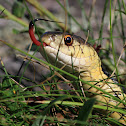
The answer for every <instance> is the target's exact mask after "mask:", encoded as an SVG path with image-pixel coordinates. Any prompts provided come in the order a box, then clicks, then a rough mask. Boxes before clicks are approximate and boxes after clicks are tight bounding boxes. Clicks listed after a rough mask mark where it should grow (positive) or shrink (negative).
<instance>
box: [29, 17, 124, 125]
mask: <svg viewBox="0 0 126 126" xmlns="http://www.w3.org/2000/svg"><path fill="white" fill-rule="evenodd" d="M38 20H41V19H35V20H34V22H35V21H38ZM33 26H34V23H33V21H31V22H30V24H29V34H30V37H31V39H32V41H33V42H34V43H35V44H36V45H37V46H40V45H41V42H39V41H38V40H37V39H36V38H35V36H34V32H33ZM41 40H42V42H43V47H44V50H45V52H46V54H47V55H48V57H49V59H51V60H50V61H51V63H54V62H55V60H56V59H57V61H58V64H59V66H58V67H61V66H63V65H66V68H65V70H66V71H68V72H70V71H71V70H72V69H73V68H74V70H75V71H76V72H78V74H79V75H80V78H81V79H83V80H84V81H88V82H90V84H92V85H95V86H96V87H98V88H100V89H102V90H105V91H106V92H108V93H109V94H111V95H112V96H114V97H117V98H118V99H120V100H122V101H123V102H125V97H126V95H125V94H124V93H122V90H121V88H120V87H119V86H118V85H116V84H115V83H114V82H113V80H112V79H110V78H108V76H107V75H106V74H104V72H103V71H102V67H101V60H100V58H99V56H98V54H97V52H96V51H95V49H94V48H93V47H92V46H91V45H90V44H89V43H87V42H85V40H84V39H82V38H81V37H79V36H76V35H71V34H68V33H61V32H46V33H44V34H43V35H42V37H41ZM40 52H41V53H42V55H43V53H44V52H43V48H42V47H40ZM82 85H83V89H84V90H87V91H88V92H89V96H90V97H95V98H96V99H97V100H98V101H101V102H97V105H103V106H106V105H107V106H113V107H115V106H117V107H121V108H125V105H124V104H123V103H120V102H118V101H116V100H114V99H113V98H111V97H108V96H107V94H104V93H103V92H102V91H100V90H98V89H96V88H95V87H92V86H90V85H88V84H85V83H83V84H82ZM75 87H76V86H75ZM96 94H97V95H96ZM108 113H110V112H109V111H108ZM110 117H112V118H114V119H116V120H118V121H119V122H120V123H122V124H124V125H126V115H123V114H121V113H119V112H111V113H110Z"/></svg>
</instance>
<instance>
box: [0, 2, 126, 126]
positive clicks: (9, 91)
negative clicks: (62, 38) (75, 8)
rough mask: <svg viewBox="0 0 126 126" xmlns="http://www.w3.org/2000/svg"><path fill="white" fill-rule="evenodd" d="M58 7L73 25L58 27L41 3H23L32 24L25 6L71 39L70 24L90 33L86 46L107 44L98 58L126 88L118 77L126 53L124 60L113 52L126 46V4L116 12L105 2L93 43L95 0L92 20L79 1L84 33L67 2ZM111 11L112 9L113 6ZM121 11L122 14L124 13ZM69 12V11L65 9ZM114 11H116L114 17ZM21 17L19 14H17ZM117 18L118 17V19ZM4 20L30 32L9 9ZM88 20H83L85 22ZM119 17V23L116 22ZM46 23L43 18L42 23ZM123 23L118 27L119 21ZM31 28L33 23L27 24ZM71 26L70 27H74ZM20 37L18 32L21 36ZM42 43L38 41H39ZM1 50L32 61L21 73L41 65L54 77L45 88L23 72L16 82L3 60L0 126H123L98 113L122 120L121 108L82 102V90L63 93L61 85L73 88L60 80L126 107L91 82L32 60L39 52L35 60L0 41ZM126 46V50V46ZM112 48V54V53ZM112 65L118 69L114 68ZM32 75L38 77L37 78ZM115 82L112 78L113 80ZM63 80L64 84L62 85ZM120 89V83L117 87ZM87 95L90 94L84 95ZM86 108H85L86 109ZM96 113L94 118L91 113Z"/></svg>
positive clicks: (44, 83) (90, 14) (118, 5)
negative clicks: (111, 113)
mask: <svg viewBox="0 0 126 126" xmlns="http://www.w3.org/2000/svg"><path fill="white" fill-rule="evenodd" d="M56 1H57V3H58V4H59V6H60V7H61V8H62V9H63V10H64V13H65V14H66V17H67V18H66V21H67V22H69V23H70V25H69V26H70V27H68V25H67V27H66V26H65V25H66V24H63V23H59V22H61V21H60V20H58V19H57V18H56V17H55V16H54V14H53V13H51V12H49V11H48V10H47V9H46V8H44V7H43V6H42V5H41V4H40V3H38V2H37V1H36V2H35V1H33V0H27V1H24V2H23V3H22V4H24V6H25V9H26V11H27V13H28V14H29V15H30V20H31V19H33V17H34V15H32V12H31V11H30V10H29V6H28V5H27V3H30V4H31V5H32V6H33V8H35V9H36V10H37V11H38V13H39V14H40V15H41V14H43V13H44V16H46V17H47V18H48V19H49V20H52V21H56V22H54V23H53V25H55V26H57V27H58V28H60V29H61V30H66V31H69V32H70V33H72V32H74V31H72V28H71V27H72V23H75V24H76V26H77V28H78V29H80V30H81V31H82V32H83V33H84V34H85V35H86V36H87V35H88V30H89V32H90V34H89V37H88V41H89V42H90V43H92V45H93V44H94V43H95V42H96V41H97V40H98V44H101V45H102V44H103V40H106V41H107V40H108V41H109V44H108V46H106V48H105V49H104V50H101V51H100V52H99V56H101V57H103V55H104V60H103V62H102V63H103V66H105V68H106V70H107V71H109V72H111V73H112V72H113V71H115V70H116V71H115V73H116V76H117V79H118V81H119V82H120V79H121V80H123V81H122V84H123V86H124V87H125V85H126V80H125V74H126V73H124V75H122V74H120V65H122V64H119V62H120V61H121V62H123V65H122V67H121V68H122V69H125V63H126V62H125V59H126V57H125V56H126V55H125V56H124V57H121V58H120V59H119V60H118V58H119V56H121V55H122V54H123V53H125V54H126V52H125V48H124V49H123V47H122V53H121V54H120V55H117V52H116V50H115V45H114V44H115V43H114V41H115V39H117V38H120V39H121V40H122V41H123V45H125V44H126V43H125V32H124V26H125V24H124V19H123V17H124V16H125V14H126V7H125V4H124V1H123V0H122V1H119V0H118V1H117V3H116V8H115V6H114V5H115V4H114V2H115V1H111V0H110V1H108V0H106V1H105V3H104V8H103V12H102V18H101V19H100V20H101V24H97V28H98V33H99V34H98V36H99V38H95V33H94V32H93V27H92V18H94V16H93V15H95V13H96V7H95V5H96V3H95V0H94V1H93V2H92V4H91V8H90V10H89V15H88V14H87V13H86V10H85V8H84V7H83V6H82V3H83V1H82V0H79V1H78V3H77V4H78V5H80V8H81V14H82V22H83V24H84V22H85V20H86V22H87V28H84V27H83V25H82V24H80V23H79V22H78V21H77V20H76V17H74V16H72V14H71V13H70V11H68V10H70V5H69V1H68V0H66V1H65V2H66V3H65V4H64V5H65V6H64V5H63V4H61V3H60V1H59V0H56ZM112 5H113V6H112ZM121 7H123V8H121ZM66 8H67V9H66ZM3 9H4V7H3V6H2V5H0V10H1V11H2V10H3ZM113 10H114V11H113ZM16 11H18V10H16ZM107 11H109V24H110V29H109V30H108V32H109V35H110V36H109V37H106V38H103V33H104V27H105V16H106V15H107V13H108V12H107ZM117 13H118V14H117ZM3 14H5V15H6V16H7V18H8V19H10V20H13V21H16V22H18V23H19V24H21V25H22V26H24V27H26V28H28V24H27V23H26V22H25V21H24V20H23V18H22V19H19V18H18V17H16V16H15V15H13V14H12V13H11V12H9V11H8V10H7V9H6V10H4V11H3V13H1V18H5V17H6V16H5V17H4V16H2V15H3ZM84 17H85V18H84ZM117 17H118V19H117ZM44 18H45V17H44ZM95 18H96V19H97V17H96V15H95ZM119 20H120V21H119ZM27 21H28V22H29V20H28V19H27ZM71 22H72V23H71ZM42 23H44V24H45V25H46V26H47V27H48V29H51V30H53V27H52V24H50V23H49V22H42ZM45 30H46V29H43V30H42V29H40V28H37V34H38V36H40V35H39V33H40V32H42V33H43V32H44V31H45ZM114 30H117V35H116V36H115V35H114ZM18 34H20V32H18ZM39 38H40V37H39ZM0 41H1V42H2V43H3V44H5V45H7V46H9V47H10V48H12V49H14V50H17V51H19V52H20V53H21V54H22V55H25V56H22V57H23V59H24V62H25V60H28V62H27V63H26V64H23V65H24V66H25V68H24V69H23V71H24V72H25V71H27V69H28V66H29V64H31V63H33V64H34V63H37V64H39V65H40V67H41V66H42V65H44V66H45V67H46V68H48V69H49V70H50V74H49V75H48V76H44V75H43V76H44V77H45V80H46V81H44V82H40V83H36V81H35V80H34V79H33V80H31V79H29V78H26V77H24V72H23V74H22V75H21V76H18V75H17V76H13V75H11V74H9V72H8V71H7V69H6V67H5V65H4V62H3V61H2V59H0V61H1V65H2V68H1V70H3V71H4V75H0V78H1V83H0V106H1V108H0V122H1V123H0V124H1V125H15V126H17V125H25V126H29V125H32V126H36V125H38V126H42V125H59V126H62V125H66V126H68V125H94V126H95V125H108V124H111V123H114V125H115V124H117V125H120V126H121V124H120V123H119V122H118V121H116V120H114V119H112V118H110V117H109V114H108V115H106V114H103V113H101V112H99V109H100V110H109V111H117V112H120V113H123V114H126V111H124V110H123V109H121V108H118V107H116V108H111V107H106V106H100V105H95V104H94V102H95V101H96V100H95V99H90V98H88V97H83V94H82V92H81V90H72V89H70V90H66V89H61V88H60V87H59V85H60V84H61V83H64V84H65V85H71V83H73V82H70V81H65V82H64V81H63V80H62V79H61V78H63V75H67V76H70V77H72V78H73V79H74V80H75V81H74V83H77V84H79V83H80V81H81V82H83V83H86V84H88V85H90V86H92V87H94V88H96V89H98V90H100V91H102V92H104V94H107V97H111V98H113V99H114V100H116V101H118V102H120V103H123V104H126V103H125V102H124V101H121V100H120V99H118V98H116V97H114V96H112V95H111V94H109V93H107V92H106V91H104V90H102V89H100V88H98V87H96V86H95V85H91V84H90V82H85V81H84V80H82V79H79V78H78V77H76V76H74V75H72V74H70V73H68V72H66V71H64V70H62V69H59V68H57V67H56V66H53V65H51V64H50V63H48V62H46V61H43V60H41V59H39V58H37V57H36V56H35V55H34V54H35V53H36V51H37V50H38V48H37V49H35V50H36V51H35V52H34V54H33V55H30V54H29V53H28V52H25V51H22V50H21V49H19V48H17V47H15V46H14V45H11V44H9V43H8V42H6V41H4V40H0ZM125 46H126V45H125ZM109 48H111V50H109ZM110 55H112V56H113V58H110ZM113 61H114V63H113ZM33 74H34V73H33ZM113 76H114V75H113ZM22 80H26V81H27V83H29V82H32V83H33V86H29V87H25V86H24V85H23V84H22ZM59 80H60V81H59ZM119 84H120V85H122V84H121V83H119ZM35 87H40V88H41V91H34V90H33V89H34V88H35ZM85 93H86V91H85ZM82 102H83V103H82ZM92 110H93V113H92Z"/></svg>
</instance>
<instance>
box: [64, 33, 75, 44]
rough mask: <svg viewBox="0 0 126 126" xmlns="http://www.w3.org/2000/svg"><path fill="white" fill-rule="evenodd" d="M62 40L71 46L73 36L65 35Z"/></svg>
mask: <svg viewBox="0 0 126 126" xmlns="http://www.w3.org/2000/svg"><path fill="white" fill-rule="evenodd" d="M64 42H65V44H66V45H67V46H71V45H72V43H73V38H72V37H71V35H65V36H64Z"/></svg>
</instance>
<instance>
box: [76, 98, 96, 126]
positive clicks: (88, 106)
mask: <svg viewBox="0 0 126 126" xmlns="http://www.w3.org/2000/svg"><path fill="white" fill-rule="evenodd" d="M95 101H96V99H95V98H91V99H89V100H88V101H86V102H85V104H84V105H83V106H82V108H81V109H80V111H79V115H78V118H77V120H79V121H82V122H86V121H87V120H88V117H89V115H90V113H91V111H92V108H93V105H94V103H95ZM82 125H83V124H78V123H77V125H76V126H82Z"/></svg>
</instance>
